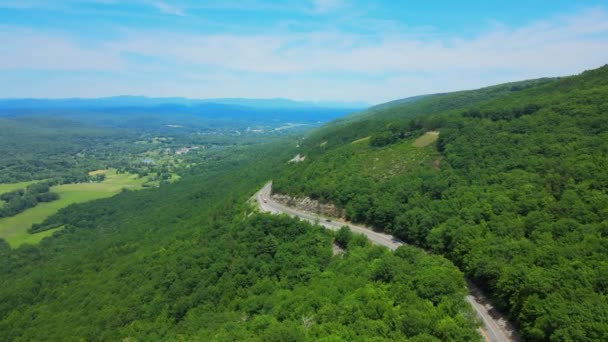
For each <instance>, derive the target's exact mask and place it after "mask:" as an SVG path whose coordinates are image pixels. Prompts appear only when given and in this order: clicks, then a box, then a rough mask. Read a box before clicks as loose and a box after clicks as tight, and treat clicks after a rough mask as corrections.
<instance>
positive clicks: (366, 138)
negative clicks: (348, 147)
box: [351, 137, 370, 144]
mask: <svg viewBox="0 0 608 342" xmlns="http://www.w3.org/2000/svg"><path fill="white" fill-rule="evenodd" d="M369 138H370V137H365V138H361V139H357V140H355V141H353V142H352V143H351V144H358V143H361V142H364V141H369Z"/></svg>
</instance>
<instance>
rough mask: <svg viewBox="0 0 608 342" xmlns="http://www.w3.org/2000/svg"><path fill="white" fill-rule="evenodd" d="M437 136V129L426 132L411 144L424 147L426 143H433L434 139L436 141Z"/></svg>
mask: <svg viewBox="0 0 608 342" xmlns="http://www.w3.org/2000/svg"><path fill="white" fill-rule="evenodd" d="M438 138H439V132H437V131H430V132H426V133H425V134H424V135H423V136H421V137H420V138H418V139H416V140H415V141H414V143H413V144H412V145H414V146H415V147H425V146H428V145H430V144H432V143H434V142H435V141H437V139H438Z"/></svg>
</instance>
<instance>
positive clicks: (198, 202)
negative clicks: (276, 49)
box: [0, 144, 480, 341]
mask: <svg viewBox="0 0 608 342" xmlns="http://www.w3.org/2000/svg"><path fill="white" fill-rule="evenodd" d="M288 145H291V144H281V149H279V148H278V146H264V147H257V148H252V150H251V151H250V153H249V154H245V155H241V154H239V156H238V157H236V158H224V159H219V160H217V161H216V162H215V164H213V165H215V168H205V172H202V171H203V170H202V169H201V170H199V171H200V174H198V175H193V176H186V177H184V178H183V179H182V180H181V181H179V182H176V183H174V184H169V185H163V186H161V187H159V188H155V189H149V190H143V191H135V192H132V191H125V192H123V193H121V194H119V195H117V196H115V197H113V198H109V199H104V200H98V201H95V202H89V203H83V204H78V205H74V206H71V207H68V208H66V209H63V210H62V211H61V212H60V213H59V215H58V216H56V217H55V218H50V219H49V220H48V221H47V223H50V222H61V223H62V224H63V225H65V228H64V229H63V230H61V231H59V232H57V233H55V234H54V235H53V236H52V237H50V238H47V239H45V240H43V241H42V242H41V243H40V245H38V246H30V245H24V246H22V247H20V248H18V249H15V250H11V249H10V248H9V246H8V245H7V244H6V243H3V241H2V240H0V279H2V281H1V282H0V340H3V341H20V340H23V341H25V340H78V339H85V340H100V341H101V340H103V341H107V340H122V339H125V338H131V339H133V340H159V339H161V340H180V339H181V340H197V339H199V340H222V341H223V340H225V341H229V340H230V341H234V340H262V341H293V340H296V341H299V340H331V341H340V340H343V341H351V340H370V339H373V340H402V341H462V340H467V341H468V340H479V339H480V336H479V335H478V334H477V332H476V326H475V319H474V318H473V317H474V315H473V313H472V312H471V311H470V307H469V306H468V305H467V304H466V302H465V301H464V299H463V298H464V294H465V286H464V282H463V277H462V273H461V272H460V271H459V270H458V269H457V268H456V267H455V266H453V264H451V263H450V262H449V261H447V260H446V259H444V258H442V257H439V256H430V255H427V254H425V253H423V252H422V251H420V250H418V249H415V248H412V247H403V248H400V249H399V250H397V251H396V252H395V253H392V252H389V251H388V250H386V249H383V248H380V247H375V246H371V245H370V244H369V243H367V240H366V239H365V238H364V237H362V236H356V235H352V233H350V231H348V230H343V231H342V232H341V235H342V236H344V238H341V239H339V241H341V243H342V244H343V246H344V247H345V248H346V253H345V254H342V255H337V256H332V246H331V244H332V240H333V239H334V235H333V234H332V233H331V232H330V231H327V230H325V229H322V228H321V227H320V226H313V225H310V224H308V223H304V222H300V221H298V220H295V219H292V218H289V217H287V216H271V215H268V214H259V213H254V212H253V209H252V207H251V206H250V205H249V204H248V203H247V201H246V200H247V198H248V197H249V196H251V194H252V193H253V192H254V191H255V190H256V189H257V188H258V187H259V186H260V184H263V182H264V181H266V180H267V179H268V178H269V176H270V174H272V173H274V172H276V170H278V169H280V168H282V167H283V165H285V164H284V161H285V160H288V159H289V156H291V154H292V153H293V149H292V148H288V149H285V148H284V146H288ZM293 146H295V144H293Z"/></svg>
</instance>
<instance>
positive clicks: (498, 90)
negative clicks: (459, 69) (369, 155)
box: [303, 78, 557, 154]
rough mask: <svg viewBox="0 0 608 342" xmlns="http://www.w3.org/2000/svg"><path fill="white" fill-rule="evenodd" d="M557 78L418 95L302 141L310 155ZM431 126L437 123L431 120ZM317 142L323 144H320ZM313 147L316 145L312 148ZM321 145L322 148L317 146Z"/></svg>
mask: <svg viewBox="0 0 608 342" xmlns="http://www.w3.org/2000/svg"><path fill="white" fill-rule="evenodd" d="M556 81H557V79H552V78H543V79H537V80H529V81H521V82H513V83H506V84H501V85H496V86H492V87H487V88H483V89H479V90H472V91H459V92H453V93H445V94H435V95H425V96H417V97H413V98H407V99H403V100H397V101H393V102H388V103H385V104H381V105H378V106H374V107H371V108H369V109H368V110H365V111H363V112H359V113H353V114H351V115H347V116H345V117H343V118H340V119H337V120H334V121H333V122H331V123H329V124H328V125H325V126H323V127H321V128H319V129H317V130H314V131H313V132H312V133H311V134H310V135H309V138H308V139H306V140H305V141H303V146H304V147H306V148H309V149H310V150H309V151H307V152H309V154H316V153H319V152H322V151H324V150H326V149H328V148H330V147H336V146H339V145H342V144H345V143H350V142H351V141H354V140H357V139H360V138H363V137H367V136H369V135H371V134H373V133H378V132H379V131H382V130H384V129H385V128H386V127H387V126H390V125H393V126H405V125H406V123H405V120H410V119H413V120H414V121H416V120H419V118H420V117H421V116H423V115H430V114H437V113H441V112H446V111H457V110H460V109H462V108H463V107H466V106H469V105H471V104H477V103H481V102H484V101H488V100H492V99H497V98H501V97H505V96H508V95H512V94H516V93H518V92H520V91H522V90H525V89H529V88H533V87H536V86H539V85H543V84H548V83H554V82H556ZM429 125H430V126H436V124H435V123H430V122H429ZM320 143H323V145H322V146H320ZM315 147H316V148H315ZM318 147H322V148H318Z"/></svg>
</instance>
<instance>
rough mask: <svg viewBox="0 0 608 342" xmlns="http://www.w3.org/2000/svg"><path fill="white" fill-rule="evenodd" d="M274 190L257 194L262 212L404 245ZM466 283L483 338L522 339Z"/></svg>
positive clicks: (494, 341)
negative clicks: (279, 197) (295, 204)
mask: <svg viewBox="0 0 608 342" xmlns="http://www.w3.org/2000/svg"><path fill="white" fill-rule="evenodd" d="M271 190H272V182H268V183H267V184H266V185H264V187H263V188H262V189H260V191H258V192H257V193H256V195H255V198H256V200H257V202H258V205H259V207H260V210H261V211H265V212H270V213H274V214H287V215H290V216H292V217H299V218H301V219H304V220H307V221H309V222H312V223H319V224H321V225H323V226H325V227H326V228H329V229H331V230H338V229H340V227H342V226H348V227H349V228H350V229H351V230H352V231H353V232H354V233H360V234H363V235H365V236H367V238H368V239H369V240H370V241H372V242H373V243H375V244H378V245H381V246H385V247H387V248H388V249H390V250H395V249H397V247H399V246H401V245H403V244H405V243H404V242H403V241H401V240H399V239H397V238H395V237H394V236H392V235H389V234H383V233H378V232H375V231H373V230H371V229H369V228H367V227H364V226H359V225H354V224H352V223H350V222H344V221H341V220H337V219H334V218H331V219H327V218H325V217H322V216H319V215H317V214H314V213H309V212H304V211H300V210H297V209H294V208H291V207H287V206H285V205H283V204H281V203H278V202H276V201H274V200H273V199H272V197H271V196H270V194H271ZM467 286H468V288H469V295H467V297H466V300H467V301H468V302H469V303H471V306H472V307H473V309H475V312H477V315H478V316H479V318H481V320H482V321H483V324H484V326H483V327H482V328H481V329H480V332H481V335H482V336H483V338H484V339H485V340H486V341H489V342H511V341H519V337H518V336H517V333H516V331H515V329H514V328H513V326H512V325H511V324H510V323H509V322H508V321H507V320H506V319H505V317H504V316H503V315H501V314H500V313H499V312H497V311H496V310H495V309H494V308H493V307H492V305H491V304H489V303H488V300H487V299H486V297H485V296H484V295H483V293H481V291H480V290H479V289H478V288H477V287H475V285H473V284H471V283H468V284H467Z"/></svg>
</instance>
